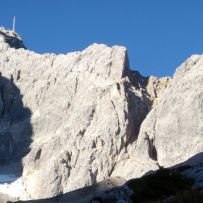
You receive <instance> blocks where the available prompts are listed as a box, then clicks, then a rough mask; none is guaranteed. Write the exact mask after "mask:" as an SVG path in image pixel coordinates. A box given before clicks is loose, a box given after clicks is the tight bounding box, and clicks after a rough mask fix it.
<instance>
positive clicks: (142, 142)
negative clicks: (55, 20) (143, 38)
mask: <svg viewBox="0 0 203 203" xmlns="http://www.w3.org/2000/svg"><path fill="white" fill-rule="evenodd" d="M202 151H203V56H199V55H194V56H192V57H191V58H189V59H188V60H187V61H186V62H185V63H183V64H182V65H181V66H180V67H179V68H178V69H177V70H176V72H175V74H174V76H173V79H172V80H171V81H170V83H169V85H168V87H167V88H166V89H165V91H164V93H163V94H162V95H161V98H160V99H159V103H158V105H157V106H155V107H154V108H153V109H152V111H151V112H150V113H149V114H148V115H147V118H146V119H145V121H144V122H143V123H142V126H141V130H140V134H139V138H138V146H137V148H136V156H142V158H144V157H145V158H152V159H154V160H157V161H158V162H159V164H160V165H163V166H172V165H175V164H178V163H181V162H183V161H185V160H187V159H189V158H190V157H192V156H194V155H195V154H197V153H200V152H202Z"/></svg>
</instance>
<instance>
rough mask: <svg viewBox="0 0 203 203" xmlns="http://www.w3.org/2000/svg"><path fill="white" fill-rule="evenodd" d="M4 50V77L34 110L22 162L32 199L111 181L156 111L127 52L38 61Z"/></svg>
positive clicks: (0, 61)
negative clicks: (134, 76)
mask: <svg viewBox="0 0 203 203" xmlns="http://www.w3.org/2000/svg"><path fill="white" fill-rule="evenodd" d="M0 45H1V53H0V67H1V72H2V75H3V77H5V78H10V77H11V76H10V75H12V83H13V84H15V86H16V87H17V88H18V89H19V90H20V95H21V101H22V103H23V105H24V108H26V109H29V111H30V115H29V116H28V117H26V118H24V119H23V122H24V123H26V122H30V126H31V130H32V131H30V132H29V133H30V134H28V135H27V136H29V137H30V138H31V139H32V141H30V147H29V149H28V151H29V153H28V154H27V155H26V156H25V157H24V159H23V180H24V184H25V187H26V190H27V192H28V194H29V196H30V198H43V197H49V196H53V195H57V194H59V193H64V192H67V191H71V190H74V189H77V188H80V187H83V186H87V185H91V184H93V183H95V182H98V181H101V180H104V179H106V178H107V177H109V176H111V174H112V172H113V171H114V167H115V165H116V163H118V162H119V161H120V160H122V159H124V158H125V157H127V156H128V153H127V151H128V150H127V148H128V146H130V145H132V144H135V143H136V140H137V135H138V132H139V127H140V125H141V123H142V121H143V119H144V118H145V116H146V114H147V113H148V111H149V110H150V106H151V104H150V102H149V101H150V96H149V95H148V93H146V92H144V91H141V88H140V87H139V88H137V84H138V80H136V79H135V80H134V83H133V84H132V83H131V81H130V79H129V77H128V75H129V74H130V70H129V65H128V57H127V52H126V48H124V47H119V46H114V47H112V48H110V47H107V46H106V45H98V44H93V45H92V46H90V47H88V48H87V49H85V50H84V51H82V52H74V53H69V54H67V55H54V54H44V55H40V54H36V53H34V52H31V51H28V50H25V49H14V48H11V47H10V46H8V44H6V43H1V44H0ZM16 111H17V109H16ZM18 125H20V124H18ZM22 133H24V132H22ZM13 137H15V133H14V134H13V135H12V138H13ZM15 144H18V143H15ZM27 148H28V147H27ZM120 175H122V174H120ZM47 185H49V187H47Z"/></svg>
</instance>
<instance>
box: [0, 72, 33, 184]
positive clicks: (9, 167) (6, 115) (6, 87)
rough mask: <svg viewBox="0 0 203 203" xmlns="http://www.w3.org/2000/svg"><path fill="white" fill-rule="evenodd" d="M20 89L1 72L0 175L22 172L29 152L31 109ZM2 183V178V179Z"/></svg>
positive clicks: (19, 173) (18, 174)
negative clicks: (25, 103)
mask: <svg viewBox="0 0 203 203" xmlns="http://www.w3.org/2000/svg"><path fill="white" fill-rule="evenodd" d="M22 97H23V95H21V93H20V90H19V89H18V87H17V86H16V85H15V84H14V81H13V76H12V75H11V76H10V79H8V78H5V77H3V76H2V75H1V74H0V175H4V174H15V175H17V176H20V175H21V173H22V164H21V161H22V158H23V157H24V156H25V155H26V154H27V153H28V152H29V150H30V149H29V146H30V144H31V141H32V139H31V137H32V126H31V124H30V117H31V111H30V110H29V109H28V108H26V107H25V106H24V104H23V102H22ZM0 183H1V180H0Z"/></svg>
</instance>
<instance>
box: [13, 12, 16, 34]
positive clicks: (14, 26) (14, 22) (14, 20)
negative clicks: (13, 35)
mask: <svg viewBox="0 0 203 203" xmlns="http://www.w3.org/2000/svg"><path fill="white" fill-rule="evenodd" d="M15 28H16V17H15V16H14V17H13V30H12V31H13V32H15Z"/></svg>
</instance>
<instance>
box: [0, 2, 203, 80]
mask: <svg viewBox="0 0 203 203" xmlns="http://www.w3.org/2000/svg"><path fill="white" fill-rule="evenodd" d="M13 16H16V31H17V32H18V33H19V34H20V35H21V36H22V37H23V39H24V42H25V45H26V46H27V48H28V49H30V50H33V51H36V52H39V53H45V52H54V53H67V52H70V51H78V50H82V49H84V48H86V47H87V46H89V45H90V44H92V43H94V42H97V43H105V44H107V45H110V46H112V45H123V46H126V47H127V48H128V54H129V59H130V65H131V67H132V68H133V69H136V70H139V71H140V72H141V73H142V74H143V75H145V76H147V75H155V76H165V75H172V74H173V72H174V70H175V68H176V67H177V66H179V65H180V64H181V63H182V62H183V61H184V60H185V59H186V58H188V57H189V56H190V55H192V54H202V53H203V0H18V1H17V0H0V25H3V26H4V27H6V28H9V27H10V28H11V27H12V18H13Z"/></svg>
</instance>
